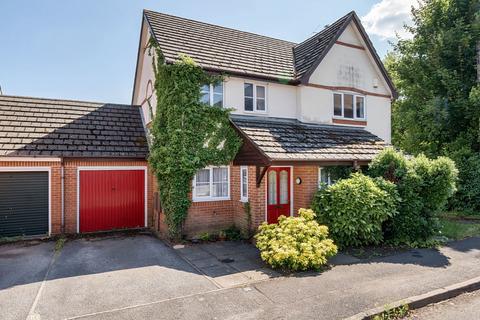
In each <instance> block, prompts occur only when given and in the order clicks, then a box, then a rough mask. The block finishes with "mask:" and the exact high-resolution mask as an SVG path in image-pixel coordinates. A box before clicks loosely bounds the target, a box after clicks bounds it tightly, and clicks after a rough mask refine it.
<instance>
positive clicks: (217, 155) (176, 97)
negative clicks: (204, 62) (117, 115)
mask: <svg viewBox="0 0 480 320" xmlns="http://www.w3.org/2000/svg"><path fill="white" fill-rule="evenodd" d="M149 50H154V53H155V54H154V59H153V70H154V74H155V84H154V88H155V92H156V96H157V109H156V115H155V117H154V120H153V125H152V127H151V135H152V144H151V149H150V157H149V163H150V165H151V166H152V168H153V170H154V172H155V174H156V177H157V181H158V186H159V191H160V192H159V194H160V199H161V201H162V209H163V212H164V214H165V216H166V222H167V224H168V228H169V233H170V236H171V237H172V238H177V239H178V238H179V237H180V236H181V231H182V226H183V222H184V220H185V218H186V217H187V213H188V208H189V207H190V205H191V200H190V197H189V194H190V193H191V190H192V189H191V188H192V187H191V182H192V179H193V177H194V175H195V173H196V172H197V171H198V170H199V169H202V168H205V167H206V166H209V165H214V166H216V165H226V164H228V163H229V162H230V161H232V160H233V158H234V157H235V154H236V153H237V152H238V150H239V148H240V146H241V139H240V138H239V136H238V135H237V133H236V132H235V130H234V129H233V127H232V126H231V124H230V120H229V114H230V111H231V110H229V109H225V108H222V107H217V106H210V105H207V104H204V103H201V102H200V97H201V94H200V87H201V86H202V85H204V84H215V83H218V82H219V81H222V77H221V76H217V75H210V74H207V73H206V72H205V71H204V70H203V69H202V68H200V67H199V66H198V65H196V63H195V62H194V60H193V59H191V58H190V57H188V56H185V55H183V56H180V59H179V60H178V62H176V63H173V64H169V63H165V59H164V57H163V55H162V52H161V51H160V50H159V47H158V44H157V43H156V42H155V41H153V40H152V41H150V46H149ZM150 54H151V51H150Z"/></svg>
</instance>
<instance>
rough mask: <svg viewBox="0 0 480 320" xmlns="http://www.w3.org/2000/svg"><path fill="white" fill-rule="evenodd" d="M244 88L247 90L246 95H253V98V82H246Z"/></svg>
mask: <svg viewBox="0 0 480 320" xmlns="http://www.w3.org/2000/svg"><path fill="white" fill-rule="evenodd" d="M244 90H245V97H252V98H253V84H251V83H245V85H244Z"/></svg>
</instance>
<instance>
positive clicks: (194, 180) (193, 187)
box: [192, 166, 231, 202]
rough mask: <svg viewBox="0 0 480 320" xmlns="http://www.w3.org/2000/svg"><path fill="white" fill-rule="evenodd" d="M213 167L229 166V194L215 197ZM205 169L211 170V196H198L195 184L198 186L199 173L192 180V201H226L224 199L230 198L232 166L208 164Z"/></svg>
mask: <svg viewBox="0 0 480 320" xmlns="http://www.w3.org/2000/svg"><path fill="white" fill-rule="evenodd" d="M213 168H227V196H225V197H213V196H212V194H213ZM203 169H208V170H209V172H210V179H209V184H210V195H209V196H205V197H203V196H197V195H196V191H195V186H196V182H197V181H196V180H197V174H195V176H193V181H192V201H193V202H206V201H224V200H230V184H231V183H230V166H208V167H205V168H203Z"/></svg>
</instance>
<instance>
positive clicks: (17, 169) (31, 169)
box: [0, 167, 52, 236]
mask: <svg viewBox="0 0 480 320" xmlns="http://www.w3.org/2000/svg"><path fill="white" fill-rule="evenodd" d="M38 171H46V172H48V235H49V236H50V235H51V234H52V169H51V168H50V167H0V172H38Z"/></svg>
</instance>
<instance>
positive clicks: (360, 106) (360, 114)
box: [356, 97, 365, 119]
mask: <svg viewBox="0 0 480 320" xmlns="http://www.w3.org/2000/svg"><path fill="white" fill-rule="evenodd" d="M356 117H357V118H361V119H363V118H365V99H364V98H363V97H356Z"/></svg>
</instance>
